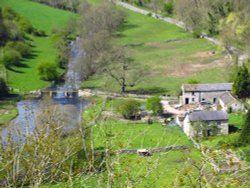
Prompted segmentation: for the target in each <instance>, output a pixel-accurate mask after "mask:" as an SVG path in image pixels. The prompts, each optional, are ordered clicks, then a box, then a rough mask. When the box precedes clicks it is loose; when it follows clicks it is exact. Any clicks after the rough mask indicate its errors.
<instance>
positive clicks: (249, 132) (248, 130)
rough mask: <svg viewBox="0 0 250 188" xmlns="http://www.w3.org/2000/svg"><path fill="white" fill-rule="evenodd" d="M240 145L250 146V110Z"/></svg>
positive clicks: (242, 131)
mask: <svg viewBox="0 0 250 188" xmlns="http://www.w3.org/2000/svg"><path fill="white" fill-rule="evenodd" d="M239 143H240V144H242V145H248V144H250V110H248V112H247V115H246V119H245V123H244V125H243V128H242V130H241V134H240V138H239Z"/></svg>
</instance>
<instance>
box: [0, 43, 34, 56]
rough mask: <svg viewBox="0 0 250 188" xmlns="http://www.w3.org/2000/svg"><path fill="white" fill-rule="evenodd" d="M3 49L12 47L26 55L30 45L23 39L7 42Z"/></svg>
mask: <svg viewBox="0 0 250 188" xmlns="http://www.w3.org/2000/svg"><path fill="white" fill-rule="evenodd" d="M4 49H6V50H11V49H14V50H16V51H17V52H19V53H20V54H21V56H22V57H27V56H28V55H29V54H30V53H31V47H30V46H29V45H28V44H26V43H25V42H23V41H17V42H8V43H7V44H6V45H5V47H4Z"/></svg>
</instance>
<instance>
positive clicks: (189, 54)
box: [82, 10, 229, 95]
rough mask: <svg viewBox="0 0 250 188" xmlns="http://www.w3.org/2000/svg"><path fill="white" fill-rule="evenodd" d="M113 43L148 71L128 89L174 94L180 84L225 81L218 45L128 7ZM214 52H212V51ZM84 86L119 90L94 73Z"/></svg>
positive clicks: (226, 75) (225, 68)
mask: <svg viewBox="0 0 250 188" xmlns="http://www.w3.org/2000/svg"><path fill="white" fill-rule="evenodd" d="M125 11H126V12H127V20H126V23H125V24H124V25H123V27H122V28H121V29H120V31H119V32H118V34H117V38H116V39H115V42H116V43H118V44H120V45H124V46H126V47H127V49H128V53H129V55H130V56H131V57H132V59H133V60H134V63H135V64H136V65H137V66H140V67H141V68H142V69H144V70H148V71H149V74H147V76H145V77H144V79H143V80H142V81H141V82H140V83H139V84H138V85H136V86H135V87H134V88H129V90H135V91H143V90H146V91H156V92H157V91H159V92H166V93H169V94H173V95H174V94H176V93H177V92H178V91H179V89H180V85H181V84H182V83H185V82H187V81H188V80H189V79H196V80H199V81H201V82H204V83H213V82H226V81H228V77H229V76H228V75H229V74H228V64H227V60H226V59H224V58H223V57H224V55H223V54H222V53H221V52H220V51H219V50H217V48H218V47H217V46H215V45H213V44H211V43H209V42H208V41H206V40H204V39H194V38H193V37H192V35H191V34H190V33H187V32H185V31H184V30H183V29H180V28H178V27H176V26H175V25H171V24H168V23H165V22H163V21H160V20H157V19H154V18H151V17H149V16H144V15H141V14H138V13H134V12H131V11H128V10H125ZM211 52H215V54H213V53H211ZM82 86H83V87H91V88H102V89H107V90H112V91H119V87H118V86H117V84H116V83H115V82H114V81H113V80H112V79H110V78H109V77H108V76H106V75H101V76H100V75H99V76H93V77H92V78H91V79H90V80H88V81H85V82H84V83H83V84H82Z"/></svg>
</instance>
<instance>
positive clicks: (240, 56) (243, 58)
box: [115, 1, 249, 65]
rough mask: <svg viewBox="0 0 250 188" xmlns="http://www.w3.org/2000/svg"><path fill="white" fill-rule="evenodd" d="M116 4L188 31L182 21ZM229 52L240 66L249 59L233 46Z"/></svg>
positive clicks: (216, 41) (206, 37)
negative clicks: (235, 56)
mask: <svg viewBox="0 0 250 188" xmlns="http://www.w3.org/2000/svg"><path fill="white" fill-rule="evenodd" d="M115 3H116V4H117V5H119V6H122V7H124V8H126V9H129V10H131V11H134V12H138V13H140V14H143V15H149V14H151V15H152V17H154V18H157V19H159V20H163V21H165V22H167V23H171V24H174V25H176V26H178V27H180V28H183V29H186V27H185V24H184V22H182V21H179V20H176V19H173V18H170V17H165V16H162V15H160V14H156V13H154V12H152V11H149V10H144V9H141V8H138V7H135V6H133V5H130V4H128V3H124V2H121V1H115ZM203 37H204V38H205V39H206V40H208V41H210V42H212V43H214V44H216V45H220V44H221V42H220V41H219V40H217V39H215V38H212V37H208V36H203ZM229 51H230V52H231V53H233V54H235V55H237V56H238V64H239V65H243V63H244V62H245V61H246V60H247V59H248V57H249V56H248V54H247V53H244V52H242V51H240V50H239V49H237V48H235V47H233V46H230V47H229Z"/></svg>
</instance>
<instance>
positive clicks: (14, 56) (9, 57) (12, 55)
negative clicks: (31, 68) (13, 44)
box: [2, 49, 21, 68]
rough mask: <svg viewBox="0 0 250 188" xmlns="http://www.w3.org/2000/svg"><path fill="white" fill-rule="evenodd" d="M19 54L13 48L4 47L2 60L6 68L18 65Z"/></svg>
mask: <svg viewBox="0 0 250 188" xmlns="http://www.w3.org/2000/svg"><path fill="white" fill-rule="evenodd" d="M20 61H21V54H20V53H19V52H18V51H16V50H14V49H4V55H3V59H2V62H3V64H4V66H5V67H6V68H10V67H11V66H18V65H20Z"/></svg>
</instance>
